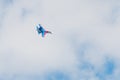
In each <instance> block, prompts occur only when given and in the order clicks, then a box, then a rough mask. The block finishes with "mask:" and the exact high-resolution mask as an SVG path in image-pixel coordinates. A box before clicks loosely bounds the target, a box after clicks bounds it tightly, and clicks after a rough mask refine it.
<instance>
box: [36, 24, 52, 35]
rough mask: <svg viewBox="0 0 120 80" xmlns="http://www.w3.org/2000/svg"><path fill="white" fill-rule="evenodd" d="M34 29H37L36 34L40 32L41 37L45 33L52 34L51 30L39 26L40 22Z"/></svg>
mask: <svg viewBox="0 0 120 80" xmlns="http://www.w3.org/2000/svg"><path fill="white" fill-rule="evenodd" d="M36 30H37V32H38V34H40V33H42V37H44V36H45V35H46V33H49V34H52V32H50V31H47V30H45V29H44V28H43V27H42V26H41V24H38V26H36Z"/></svg>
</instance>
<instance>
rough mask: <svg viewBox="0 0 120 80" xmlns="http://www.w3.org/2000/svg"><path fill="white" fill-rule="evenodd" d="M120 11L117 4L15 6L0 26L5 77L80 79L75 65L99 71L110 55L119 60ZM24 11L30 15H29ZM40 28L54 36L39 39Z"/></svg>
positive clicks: (79, 0) (84, 0) (67, 0)
mask: <svg viewBox="0 0 120 80" xmlns="http://www.w3.org/2000/svg"><path fill="white" fill-rule="evenodd" d="M119 6H120V5H119V1H117V0H116V1H112V0H111V1H107V0H106V1H101V0H97V1H96V0H92V1H88V0H74V1H73V0H60V1H56V0H50V1H49V0H44V1H43V0H41V1H39V0H31V1H29V0H26V1H24V0H20V1H14V2H13V4H12V5H11V6H10V7H9V8H7V9H6V10H5V17H4V19H3V22H2V24H3V25H2V27H3V30H2V32H1V33H2V35H1V42H0V43H1V44H2V45H1V46H0V48H1V50H0V57H1V58H0V59H1V60H0V63H1V64H0V65H1V67H0V71H1V74H3V73H5V74H22V73H25V74H41V73H44V72H46V71H49V70H57V69H58V70H63V71H67V72H70V73H71V74H72V75H73V78H82V77H79V75H80V74H81V73H82V72H81V73H80V71H79V69H78V67H77V66H78V65H80V66H82V65H83V64H84V63H83V62H84V61H85V62H88V63H90V64H91V65H93V66H94V67H95V68H97V69H99V68H101V67H102V65H103V63H104V62H105V57H106V56H110V57H114V59H115V58H117V59H119V52H120V50H119V47H120V42H119V41H120V37H119V34H120V32H119V30H120V28H119V19H120V18H119V11H116V12H115V13H114V15H112V13H113V12H112V10H113V9H115V8H116V7H119ZM23 9H25V10H26V11H28V12H27V14H26V15H25V16H22V14H23ZM117 10H119V8H118V9H117ZM116 16H117V17H116ZM113 17H114V18H113ZM112 19H114V21H115V22H114V23H113V22H111V21H113V20H112ZM38 23H41V24H42V25H43V26H44V27H45V28H46V29H48V30H51V31H52V32H53V34H52V35H47V36H46V37H45V38H41V36H38V35H37V33H36V32H35V26H36V25H37V24H38ZM83 43H86V44H88V45H87V46H90V47H87V48H86V49H83V52H84V54H83V55H82V56H81V55H79V54H80V50H81V49H80V48H82V47H83V46H82V44H83ZM79 49H80V50H79ZM117 59H115V61H117ZM82 63H83V64H82ZM8 66H9V67H8ZM77 70H78V71H77ZM118 70H119V68H118ZM86 72H87V71H83V73H82V74H83V76H85V77H86V76H88V77H90V79H91V80H97V78H96V76H95V72H94V70H93V71H91V75H89V74H87V73H86ZM74 74H76V75H78V76H74ZM81 76H82V75H81ZM83 79H85V78H84V77H83ZM73 80H75V79H73Z"/></svg>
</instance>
